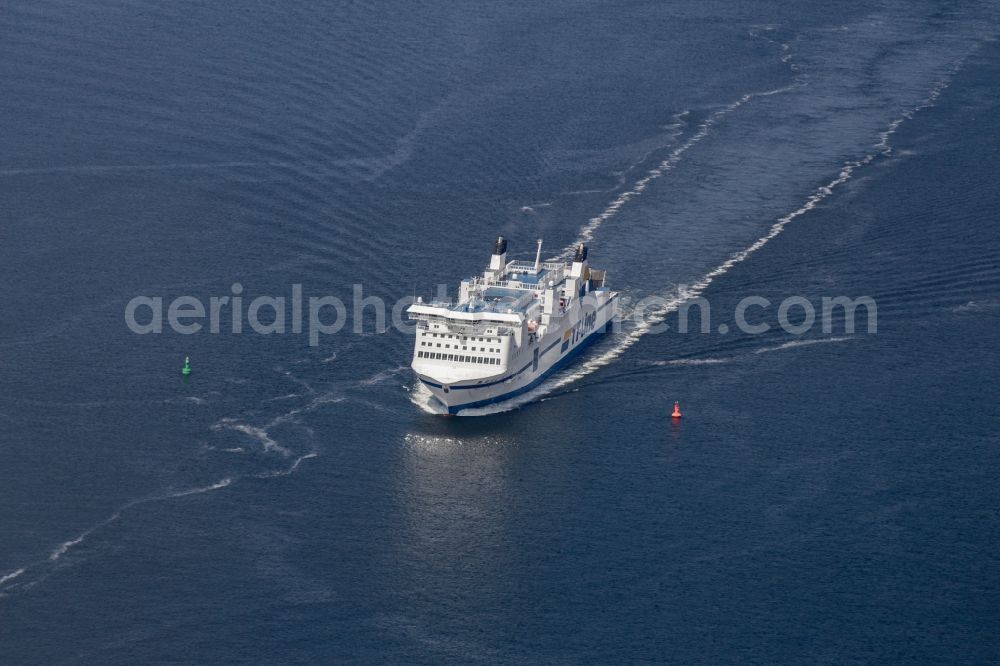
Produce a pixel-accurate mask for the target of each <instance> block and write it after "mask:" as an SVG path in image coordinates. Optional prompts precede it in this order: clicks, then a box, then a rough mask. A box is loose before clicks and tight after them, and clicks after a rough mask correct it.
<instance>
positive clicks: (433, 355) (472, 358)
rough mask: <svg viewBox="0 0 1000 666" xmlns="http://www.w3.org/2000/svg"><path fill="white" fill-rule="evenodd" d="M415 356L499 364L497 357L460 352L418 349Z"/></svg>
mask: <svg viewBox="0 0 1000 666" xmlns="http://www.w3.org/2000/svg"><path fill="white" fill-rule="evenodd" d="M417 358H432V359H439V360H442V361H458V362H460V363H484V364H486V365H500V359H498V358H483V357H482V356H463V355H461V354H441V353H438V352H424V351H418V352H417Z"/></svg>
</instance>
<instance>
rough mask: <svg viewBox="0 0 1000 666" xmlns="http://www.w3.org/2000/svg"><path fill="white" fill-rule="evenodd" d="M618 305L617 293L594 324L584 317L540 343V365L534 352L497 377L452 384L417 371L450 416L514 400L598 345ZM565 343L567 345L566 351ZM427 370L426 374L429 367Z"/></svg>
mask: <svg viewBox="0 0 1000 666" xmlns="http://www.w3.org/2000/svg"><path fill="white" fill-rule="evenodd" d="M617 306H618V294H616V293H615V294H612V295H611V297H610V298H609V299H608V300H607V301H606V302H605V303H604V304H603V305H601V306H597V309H596V310H595V311H594V315H595V317H594V321H593V324H590V323H589V322H587V321H586V317H584V318H583V320H582V321H580V322H579V323H578V325H576V326H569V325H568V326H567V327H564V328H560V329H559V330H558V331H554V332H552V333H551V334H549V335H546V336H545V338H543V339H541V340H539V342H538V344H537V345H536V346H535V349H537V350H538V362H537V363H536V362H535V358H534V352H533V351H532V353H531V355H530V356H529V357H527V358H525V359H524V361H523V362H519V363H517V364H515V365H513V366H512V367H509V368H507V369H506V370H505V371H504V372H500V373H498V374H497V375H496V376H494V377H487V378H482V379H480V380H477V381H475V382H463V381H458V382H455V383H453V384H450V385H449V384H446V383H442V382H441V380H440V379H439V378H438V377H436V376H435V375H436V374H437V373H434V374H429V375H427V374H422V373H421V372H419V371H418V370H417V368H416V367H414V371H416V373H417V377H418V378H419V379H420V381H421V382H422V383H423V384H424V385H425V386H426V387H427V388H428V389H430V391H431V393H433V394H434V397H435V398H437V400H438V401H440V402H441V404H442V405H444V407H446V408H447V410H448V413H449V414H457V413H459V412H460V411H462V410H463V409H472V408H474V407H485V406H487V405H492V404H494V403H498V402H503V401H505V400H510V399H511V398H514V397H516V396H518V395H521V394H522V393H525V392H527V391H530V390H531V389H533V388H535V387H536V386H538V385H539V384H541V383H542V382H543V381H544V380H545V379H546V378H547V377H549V376H550V375H552V374H553V373H554V372H555V371H556V370H559V369H560V368H562V367H564V366H566V365H567V364H569V362H570V361H572V360H573V359H574V358H575V357H576V356H577V354H579V353H580V352H581V351H583V350H584V349H585V348H586V347H588V346H589V345H590V344H592V343H594V342H596V341H597V340H598V338H600V337H601V335H602V334H603V333H604V332H605V331H607V330H608V329H609V328H610V327H611V322H612V320H613V318H614V315H615V312H616V310H617ZM574 328H575V329H576V332H575V333H574ZM567 333H568V334H569V338H568V339H567V340H565V341H564V340H563V337H564V335H566V334H567ZM564 342H566V343H567V344H566V346H565V348H564V347H563V343H564ZM414 366H416V364H414ZM423 369H425V371H426V368H423Z"/></svg>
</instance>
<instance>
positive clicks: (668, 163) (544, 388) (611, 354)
mask: <svg viewBox="0 0 1000 666" xmlns="http://www.w3.org/2000/svg"><path fill="white" fill-rule="evenodd" d="M961 64H962V61H959V62H958V63H957V64H956V65H955V66H954V67H953V68H952V69H951V71H950V72H949V74H948V75H946V76H945V77H944V78H942V79H941V81H940V82H939V83H938V84H937V85H936V86H934V88H933V89H932V90H931V92H930V93H929V94H928V96H927V97H926V98H925V99H924V100H923V101H922V102H920V103H919V104H917V105H916V106H914V107H913V108H911V109H909V110H907V111H905V112H903V114H902V115H901V116H900V117H899V118H897V119H895V120H893V121H892V122H891V123H889V125H888V127H887V128H886V129H885V130H884V131H883V132H880V133H879V135H878V138H879V140H878V142H877V143H876V144H875V146H874V147H875V150H874V151H873V152H871V153H869V154H867V155H865V156H864V157H861V158H859V159H856V160H850V161H848V162H845V163H844V164H843V165H842V166H841V168H840V172H839V173H838V174H837V176H836V177H835V178H833V179H832V180H831V181H830V182H828V183H826V184H825V185H821V186H820V187H818V188H816V189H815V190H814V191H813V192H812V194H810V195H809V197H808V198H807V199H806V201H805V203H804V204H802V205H801V206H800V207H798V208H796V209H795V210H793V211H792V212H790V213H788V214H787V215H785V216H783V217H781V218H779V219H778V220H777V221H775V222H774V224H772V225H771V227H770V228H769V229H768V230H767V233H765V234H764V235H763V236H761V237H760V238H758V239H757V240H756V241H754V242H753V243H751V244H750V245H749V246H748V247H746V248H744V249H742V250H740V251H739V252H736V253H735V254H733V255H731V256H730V257H729V258H728V259H726V260H725V261H723V262H722V263H721V264H719V265H718V266H716V267H715V268H714V269H712V270H711V271H709V272H708V273H706V274H705V275H704V276H703V277H702V278H701V279H700V280H698V282H696V283H694V284H692V285H689V286H687V287H686V288H683V289H674V290H673V291H672V292H670V293H668V294H665V295H663V298H665V299H668V300H666V302H665V303H664V304H663V305H662V307H661V308H660V309H659V310H658V311H656V312H655V313H653V314H652V315H650V316H648V317H647V318H645V319H644V320H643V321H640V322H637V323H636V324H635V326H634V328H632V329H631V330H629V331H627V332H624V333H621V334H618V337H617V338H615V339H614V341H613V342H612V343H611V344H610V346H607V345H601V346H599V347H598V350H599V353H597V354H595V355H593V356H592V357H591V358H588V359H586V360H585V361H583V362H582V363H579V364H577V365H575V366H571V368H570V369H569V370H567V371H563V372H562V373H559V374H557V375H556V376H555V377H553V378H552V379H550V380H548V381H545V382H543V383H542V384H541V385H540V386H539V387H537V388H535V389H533V390H531V391H529V392H527V393H525V394H524V395H522V396H519V397H517V398H514V399H512V400H510V401H506V402H503V403H499V404H497V405H491V406H489V407H485V408H482V409H475V410H465V411H463V412H462V414H466V415H481V414H491V413H497V412H503V411H508V410H511V409H515V408H517V407H519V406H521V405H523V404H525V403H528V402H532V401H535V400H538V399H540V398H542V397H544V396H545V395H546V394H548V393H551V392H552V391H554V390H556V389H559V388H561V387H563V386H566V385H567V384H570V383H572V382H575V381H577V380H578V379H580V378H582V377H585V376H587V375H589V374H591V373H593V372H594V371H595V370H597V369H598V368H601V367H604V366H606V365H608V364H609V363H611V362H612V361H614V360H615V359H617V358H618V357H619V356H621V355H622V354H624V353H625V352H626V351H628V349H629V348H631V347H632V346H633V345H634V344H635V343H636V342H638V341H639V340H640V339H641V338H642V337H643V336H644V335H646V333H648V332H649V331H650V330H652V329H653V328H654V327H656V326H657V325H659V324H661V323H662V322H663V320H664V319H666V317H667V316H668V315H669V314H670V313H672V312H675V311H676V310H677V309H678V308H679V307H680V306H681V305H682V304H684V303H685V302H687V301H689V300H692V299H695V298H698V297H699V296H701V294H702V293H704V291H705V290H706V289H707V288H708V286H709V285H711V284H712V282H713V281H715V279H716V278H719V277H721V276H722V275H725V274H726V273H728V272H729V271H730V270H731V269H732V268H733V267H734V266H736V265H737V264H739V263H741V262H743V261H745V260H746V259H747V258H748V257H750V256H751V255H752V254H754V253H755V252H757V251H758V250H760V249H761V248H763V247H764V246H765V245H767V244H768V243H769V242H770V241H771V240H773V239H774V238H776V237H777V236H778V235H779V234H781V232H782V231H784V229H785V227H787V226H788V225H789V224H791V223H792V222H793V221H794V220H796V219H798V218H799V217H802V216H803V215H805V214H806V213H808V212H809V211H811V210H813V209H814V208H816V206H818V205H819V204H820V203H821V202H822V201H823V200H825V199H826V198H827V197H829V196H830V195H832V194H833V192H834V190H835V189H836V188H837V187H838V186H840V185H843V184H844V183H846V182H847V181H849V180H850V179H851V177H852V176H853V175H854V173H855V172H856V171H857V170H858V169H860V168H862V167H864V166H866V165H868V164H871V163H872V162H873V161H874V160H875V159H877V158H878V157H880V156H883V155H888V154H889V153H890V152H891V151H892V147H891V144H890V139H891V137H892V135H893V134H895V133H896V131H897V130H898V129H899V128H900V126H902V124H903V123H905V122H906V121H907V120H910V119H912V118H913V117H914V116H915V115H916V114H917V113H919V112H920V111H921V110H923V109H926V108H928V107H930V106H933V105H934V103H935V102H936V101H937V100H938V98H939V97H940V96H941V94H942V93H943V92H944V90H945V89H946V88H947V87H948V86H949V85H950V83H951V78H952V77H953V76H954V74H955V73H956V72H957V71H958V70H959V69H960V67H961ZM793 87H794V86H793ZM788 89H789V88H780V89H777V90H773V91H768V92H765V93H748V94H746V95H744V96H743V97H741V98H740V99H739V100H737V101H736V102H733V103H732V104H729V105H728V106H726V107H724V108H723V109H721V110H719V111H716V112H715V113H714V114H713V115H712V116H710V117H709V119H708V120H706V121H705V122H704V123H702V125H701V127H700V128H699V130H698V132H697V133H696V134H695V135H694V136H692V137H691V138H690V139H688V141H686V142H685V143H684V144H682V145H681V146H679V147H678V148H676V149H675V150H674V152H673V153H671V155H670V157H668V158H667V159H666V160H665V161H664V162H663V163H661V166H659V167H657V168H656V169H653V170H652V171H650V172H649V174H647V176H646V177H644V178H642V179H641V180H639V181H637V183H636V186H635V187H633V188H632V189H631V190H629V192H626V193H624V194H622V195H621V196H619V197H618V198H617V199H615V201H613V202H612V203H611V205H609V206H608V207H607V208H606V209H605V210H604V212H603V213H602V214H601V215H599V216H597V217H595V218H593V219H591V220H590V221H589V222H588V223H587V224H586V225H585V226H584V227H583V228H582V230H581V232H580V236H579V240H578V242H580V241H586V240H589V239H590V238H591V237H592V236H593V233H594V231H595V230H596V229H597V228H598V227H599V226H600V224H601V223H602V222H604V221H605V220H607V219H609V218H611V217H613V216H614V215H615V214H616V213H617V212H618V210H619V209H620V208H621V207H622V206H623V205H624V204H625V203H626V202H628V201H629V200H630V199H632V198H633V197H634V196H636V195H637V194H639V193H641V192H642V190H643V189H645V187H646V186H647V185H648V184H649V182H650V181H651V180H652V179H653V178H658V177H659V176H660V175H662V174H663V173H665V172H666V171H667V170H669V168H672V167H673V165H674V164H676V163H677V160H679V159H680V155H682V154H683V152H684V151H686V150H687V149H688V148H689V147H690V146H691V145H694V144H695V143H697V142H698V141H700V140H701V139H702V138H704V137H705V136H706V135H707V134H708V132H709V130H710V128H711V126H712V124H713V123H715V122H716V121H717V120H718V119H719V118H721V117H723V116H724V115H725V114H726V113H729V112H731V111H732V110H734V109H736V108H739V106H741V105H742V104H745V103H746V102H747V101H749V100H750V99H752V98H753V97H755V96H761V95H774V94H777V93H779V92H784V91H786V90H788ZM640 186H641V188H640ZM573 247H575V244H574V246H573ZM570 249H571V248H568V249H567V251H566V252H563V254H561V255H559V256H560V258H562V257H565V256H567V253H568V251H569V250H570ZM825 341H829V342H834V341H840V339H839V338H838V339H828V340H825ZM790 344H791V343H785V345H783V348H787V347H788V346H789V345H790ZM602 347H604V351H603V352H601V351H600V349H601V348H602ZM421 389H423V390H421ZM428 396H430V391H428V390H426V389H425V388H424V387H423V386H420V385H418V386H417V387H416V388H414V390H413V391H412V392H411V400H412V401H413V403H414V404H416V405H417V406H419V407H420V408H421V409H423V410H424V411H426V412H428V413H441V410H439V409H437V408H436V406H435V405H434V402H433V401H432V400H429V399H427V398H428Z"/></svg>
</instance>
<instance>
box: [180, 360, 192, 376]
mask: <svg viewBox="0 0 1000 666" xmlns="http://www.w3.org/2000/svg"><path fill="white" fill-rule="evenodd" d="M181 374H182V375H184V376H185V377H186V376H188V375H190V374H191V359H189V358H188V357H187V356H185V357H184V367H183V368H181Z"/></svg>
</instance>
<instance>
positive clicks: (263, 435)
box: [211, 418, 292, 456]
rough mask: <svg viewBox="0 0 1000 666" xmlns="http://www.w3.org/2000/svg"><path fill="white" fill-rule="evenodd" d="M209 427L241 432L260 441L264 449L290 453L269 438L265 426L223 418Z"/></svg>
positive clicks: (282, 453) (217, 429) (288, 454)
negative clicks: (259, 426)
mask: <svg viewBox="0 0 1000 666" xmlns="http://www.w3.org/2000/svg"><path fill="white" fill-rule="evenodd" d="M211 428H212V430H215V431H219V430H223V429H226V430H235V431H237V432H242V433H243V434H245V435H249V436H250V437H252V438H253V439H255V440H257V441H258V442H260V444H261V445H262V446H263V447H264V450H265V451H275V452H277V453H280V454H281V455H283V456H290V455H291V454H292V452H291V451H289V450H288V449H286V448H285V447H284V446H282V445H281V444H278V442H276V441H274V440H273V439H271V436H270V435H269V434H268V433H267V428H266V427H264V428H258V427H255V426H252V425H249V424H247V423H240V422H238V421H237V420H236V419H231V418H224V419H222V420H220V421H219V422H218V423H214V424H212V426H211Z"/></svg>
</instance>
